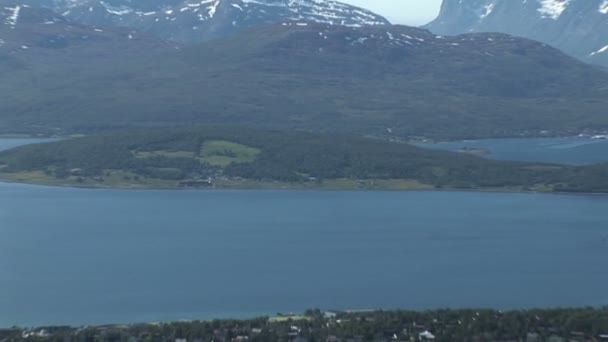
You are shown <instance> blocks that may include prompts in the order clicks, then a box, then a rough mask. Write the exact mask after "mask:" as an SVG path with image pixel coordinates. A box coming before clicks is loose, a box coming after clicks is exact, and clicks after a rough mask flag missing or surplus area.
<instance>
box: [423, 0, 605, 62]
mask: <svg viewBox="0 0 608 342" xmlns="http://www.w3.org/2000/svg"><path fill="white" fill-rule="evenodd" d="M425 28H428V29H430V30H431V31H433V32H435V33H437V34H443V35H456V34H461V33H465V32H503V33H508V34H512V35H516V36H521V37H526V38H530V39H534V40H538V41H541V42H544V43H547V44H550V45H552V46H555V47H557V48H559V49H562V50H563V51H565V52H567V53H569V54H570V55H572V56H575V57H577V58H580V59H582V60H584V61H587V62H591V63H596V64H601V65H604V66H608V0H444V1H443V4H442V6H441V11H440V13H439V16H438V17H437V18H436V19H435V20H434V21H432V22H431V23H429V24H428V25H426V26H425Z"/></svg>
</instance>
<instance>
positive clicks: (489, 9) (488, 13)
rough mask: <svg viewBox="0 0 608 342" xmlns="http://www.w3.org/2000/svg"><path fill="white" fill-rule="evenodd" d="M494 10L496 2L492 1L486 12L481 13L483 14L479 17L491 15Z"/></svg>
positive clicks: (486, 7)
mask: <svg viewBox="0 0 608 342" xmlns="http://www.w3.org/2000/svg"><path fill="white" fill-rule="evenodd" d="M492 11H494V3H491V4H489V5H486V6H485V11H484V13H482V14H481V16H480V17H479V18H480V19H484V18H485V17H487V16H489V15H490V14H492Z"/></svg>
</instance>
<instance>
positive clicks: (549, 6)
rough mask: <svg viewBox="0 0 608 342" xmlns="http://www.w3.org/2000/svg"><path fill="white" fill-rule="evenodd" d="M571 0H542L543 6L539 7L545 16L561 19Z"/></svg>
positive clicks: (539, 10)
mask: <svg viewBox="0 0 608 342" xmlns="http://www.w3.org/2000/svg"><path fill="white" fill-rule="evenodd" d="M570 1H571V0H540V5H541V7H540V8H539V9H538V12H540V14H541V16H542V17H543V18H551V19H553V20H557V19H559V17H561V15H562V13H564V11H565V10H566V8H568V4H569V3H570ZM524 2H525V1H524Z"/></svg>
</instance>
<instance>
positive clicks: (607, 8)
mask: <svg viewBox="0 0 608 342" xmlns="http://www.w3.org/2000/svg"><path fill="white" fill-rule="evenodd" d="M598 11H600V13H602V14H608V0H604V2H602V4H601V5H600V8H598Z"/></svg>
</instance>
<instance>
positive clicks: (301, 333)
mask: <svg viewBox="0 0 608 342" xmlns="http://www.w3.org/2000/svg"><path fill="white" fill-rule="evenodd" d="M12 341H62V342H68V341H83V342H89V341H91V342H93V341H111V342H117V341H121V342H122V341H124V342H140V341H142V342H143V341H164V342H211V341H214V342H248V341H281V342H283V341H284V342H364V341H373V342H392V341H496V342H499V341H500V342H507V341H513V342H517V341H526V342H543V341H550V342H583V341H608V308H605V309H590V308H588V309H556V310H534V311H510V312H502V311H494V310H441V311H428V312H410V311H367V310H362V311H320V310H308V311H306V313H305V314H302V315H295V314H277V315H276V316H274V317H261V318H256V319H250V320H212V321H180V322H172V323H147V324H125V325H101V326H85V327H67V326H65V327H61V326H57V327H38V328H28V329H25V328H11V329H0V342H12Z"/></svg>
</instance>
